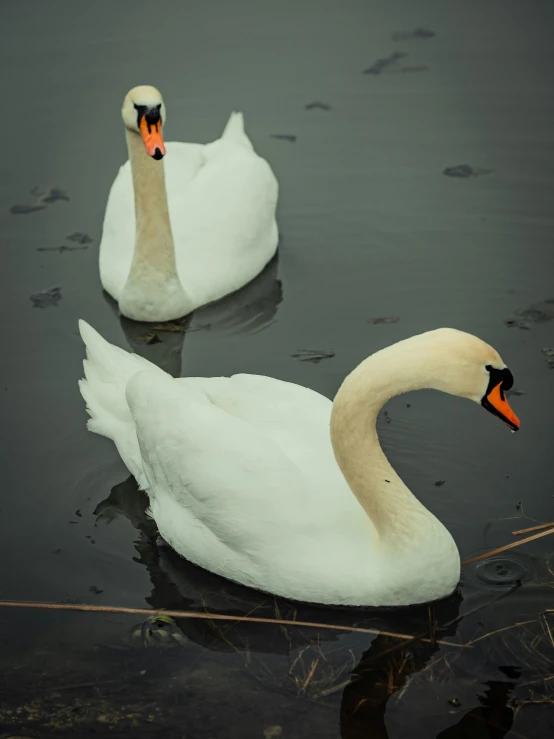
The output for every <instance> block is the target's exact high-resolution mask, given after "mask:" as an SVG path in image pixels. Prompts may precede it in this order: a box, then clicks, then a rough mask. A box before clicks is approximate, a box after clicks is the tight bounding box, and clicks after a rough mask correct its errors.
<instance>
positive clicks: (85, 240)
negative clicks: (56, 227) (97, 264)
mask: <svg viewBox="0 0 554 739" xmlns="http://www.w3.org/2000/svg"><path fill="white" fill-rule="evenodd" d="M65 238H66V239H67V240H68V241H74V242H75V243H77V244H92V239H91V238H90V236H89V235H88V234H85V233H81V231H75V232H74V233H72V234H69V236H66V237H65Z"/></svg>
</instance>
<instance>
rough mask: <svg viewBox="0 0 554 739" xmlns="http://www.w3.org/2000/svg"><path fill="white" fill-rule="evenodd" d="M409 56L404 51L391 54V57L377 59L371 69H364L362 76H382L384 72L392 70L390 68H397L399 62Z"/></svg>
mask: <svg viewBox="0 0 554 739" xmlns="http://www.w3.org/2000/svg"><path fill="white" fill-rule="evenodd" d="M407 56H408V55H407V54H404V53H403V52H402V51H395V52H394V54H391V55H390V56H387V57H384V58H382V59H377V60H376V61H375V62H373V64H372V65H371V67H368V68H367V69H364V71H363V72H362V74H382V73H383V72H385V71H387V70H390V67H394V66H397V64H398V62H399V61H400V60H401V59H404V57H407Z"/></svg>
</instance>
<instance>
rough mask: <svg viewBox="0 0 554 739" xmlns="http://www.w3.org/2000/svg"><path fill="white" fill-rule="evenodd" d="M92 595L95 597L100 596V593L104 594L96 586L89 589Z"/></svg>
mask: <svg viewBox="0 0 554 739" xmlns="http://www.w3.org/2000/svg"><path fill="white" fill-rule="evenodd" d="M89 590H90V592H91V593H94V595H100V593H103V592H104V591H103V590H100V588H97V587H96V585H91V586H90V588H89Z"/></svg>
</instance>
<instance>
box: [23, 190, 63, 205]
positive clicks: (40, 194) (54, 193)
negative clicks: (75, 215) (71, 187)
mask: <svg viewBox="0 0 554 739" xmlns="http://www.w3.org/2000/svg"><path fill="white" fill-rule="evenodd" d="M31 194H32V195H35V196H36V197H37V198H38V200H39V202H40V203H48V204H50V203H55V202H56V201H57V200H69V196H68V194H67V193H66V192H65V191H64V190H62V189H60V188H59V187H50V188H49V189H48V190H46V191H42V190H41V189H40V188H39V187H34V188H33V189H32V190H31Z"/></svg>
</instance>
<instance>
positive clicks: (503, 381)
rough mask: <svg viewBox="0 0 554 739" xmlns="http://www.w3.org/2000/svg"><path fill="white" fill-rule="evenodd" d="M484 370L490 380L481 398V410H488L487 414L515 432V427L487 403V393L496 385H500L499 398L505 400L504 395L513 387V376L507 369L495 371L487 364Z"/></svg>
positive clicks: (494, 368) (495, 369)
mask: <svg viewBox="0 0 554 739" xmlns="http://www.w3.org/2000/svg"><path fill="white" fill-rule="evenodd" d="M485 369H487V370H488V372H489V375H490V379H489V384H488V387H487V391H486V393H485V394H484V395H483V397H482V398H481V405H482V406H483V408H485V409H486V410H488V411H489V413H492V414H493V416H497V417H498V418H500V419H501V420H502V421H504V423H507V424H508V426H509V427H510V428H512V429H513V430H514V431H517V426H514V424H513V423H512V422H511V421H510V420H509V419H507V418H506V417H505V416H504V415H503V414H502V413H501V412H500V411H499V410H498V409H496V408H495V407H494V406H493V404H492V403H491V402H490V401H489V393H490V392H491V390H492V389H493V388H495V387H497V386H498V385H500V398H501V399H502V400H506V395H505V393H506V392H507V391H508V390H510V389H511V388H512V387H513V384H514V376H513V375H512V373H511V372H510V370H509V369H508V368H507V367H504V369H497V368H496V367H493V366H492V364H487V366H486V368H485Z"/></svg>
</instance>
